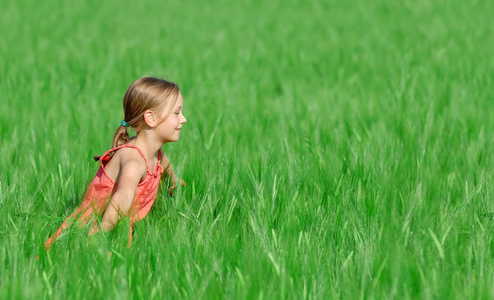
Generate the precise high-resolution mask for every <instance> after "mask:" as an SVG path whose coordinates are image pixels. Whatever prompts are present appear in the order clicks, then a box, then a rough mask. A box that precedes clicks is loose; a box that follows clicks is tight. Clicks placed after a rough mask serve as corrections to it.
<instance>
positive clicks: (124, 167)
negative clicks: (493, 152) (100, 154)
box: [89, 160, 146, 235]
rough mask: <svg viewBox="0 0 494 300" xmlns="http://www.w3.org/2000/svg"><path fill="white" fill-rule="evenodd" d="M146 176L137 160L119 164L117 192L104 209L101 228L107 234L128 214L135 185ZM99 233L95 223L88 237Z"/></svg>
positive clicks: (144, 170)
mask: <svg viewBox="0 0 494 300" xmlns="http://www.w3.org/2000/svg"><path fill="white" fill-rule="evenodd" d="M145 174H146V166H145V165H144V164H143V163H142V162H139V161H137V160H128V161H125V162H123V163H122V164H121V166H120V172H119V175H118V179H117V184H118V186H117V190H116V191H115V193H114V194H113V196H112V198H111V200H110V203H109V204H108V207H107V208H106V210H105V212H104V214H103V219H102V221H101V228H102V229H103V231H105V232H107V231H110V230H112V229H113V227H115V225H116V224H117V222H118V220H120V216H122V215H126V214H127V213H128V212H129V209H130V207H131V206H132V203H133V202H134V197H135V193H136V190H137V185H138V184H139V182H140V180H141V178H142V177H143V176H144V175H145ZM99 231H100V227H99V226H98V224H97V223H95V224H94V225H93V227H92V228H91V231H90V232H89V235H91V234H94V233H96V232H99Z"/></svg>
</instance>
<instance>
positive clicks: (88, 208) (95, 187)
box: [45, 144, 163, 250]
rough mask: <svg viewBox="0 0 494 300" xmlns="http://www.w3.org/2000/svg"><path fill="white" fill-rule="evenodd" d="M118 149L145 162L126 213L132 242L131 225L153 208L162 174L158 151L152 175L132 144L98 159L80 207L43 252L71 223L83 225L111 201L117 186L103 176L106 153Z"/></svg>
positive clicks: (160, 155) (140, 152)
mask: <svg viewBox="0 0 494 300" xmlns="http://www.w3.org/2000/svg"><path fill="white" fill-rule="evenodd" d="M121 148H134V149H136V150H137V151H139V154H141V156H142V158H143V159H144V161H145V162H146V169H147V174H146V177H145V178H144V180H142V181H141V182H140V183H139V184H138V185H137V190H136V194H135V197H134V201H133V203H132V205H131V207H130V210H129V213H128V215H129V217H130V228H129V244H128V246H130V244H131V242H132V230H133V227H134V223H135V222H136V221H139V220H141V219H142V218H144V217H145V216H146V215H147V213H148V212H149V210H150V209H151V206H153V203H154V199H155V198H156V194H157V192H158V187H159V183H160V179H161V174H163V167H162V166H161V157H162V154H161V150H160V151H159V154H158V163H157V164H156V169H155V170H154V171H152V170H151V169H150V168H149V164H148V161H147V160H146V156H145V155H144V153H143V152H142V151H141V149H139V148H138V147H137V146H135V145H132V144H125V145H121V146H119V147H116V148H113V149H111V150H108V151H107V152H106V153H105V155H103V156H102V157H100V159H99V162H100V167H99V169H98V172H97V173H96V176H95V177H94V179H93V181H92V182H91V183H90V184H89V187H88V188H87V191H86V194H85V195H84V199H83V201H82V203H81V205H80V206H79V207H78V208H77V209H76V211H75V212H74V213H73V214H71V215H70V216H69V217H68V218H67V219H66V220H65V221H64V222H63V223H62V225H61V226H60V227H59V228H58V230H57V231H56V232H55V233H54V234H53V235H52V236H51V237H50V238H49V239H48V240H47V241H46V242H45V248H46V250H50V247H51V245H52V244H53V243H54V242H55V241H56V239H57V238H58V237H59V236H60V235H61V234H62V232H63V231H64V230H65V229H66V228H68V227H70V226H71V225H72V224H73V223H79V224H80V225H81V226H84V225H86V224H87V223H88V222H89V221H90V220H91V217H92V216H94V215H95V214H96V215H101V214H102V213H103V212H104V211H105V210H106V207H107V206H108V204H109V202H110V199H111V197H112V196H113V194H114V193H115V191H116V190H117V183H115V182H113V180H112V179H111V178H110V177H109V176H108V174H106V170H105V169H106V165H107V164H108V162H110V159H111V157H110V153H112V152H114V151H117V150H118V149H121Z"/></svg>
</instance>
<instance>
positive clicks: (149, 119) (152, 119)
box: [144, 109, 157, 128]
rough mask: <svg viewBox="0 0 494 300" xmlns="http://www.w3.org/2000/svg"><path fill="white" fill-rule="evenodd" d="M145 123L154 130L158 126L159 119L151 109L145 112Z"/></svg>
mask: <svg viewBox="0 0 494 300" xmlns="http://www.w3.org/2000/svg"><path fill="white" fill-rule="evenodd" d="M144 122H146V124H147V125H148V126H149V127H151V128H154V127H156V125H157V118H156V116H155V115H154V113H153V112H152V111H151V110H149V109H148V110H146V111H145V112H144Z"/></svg>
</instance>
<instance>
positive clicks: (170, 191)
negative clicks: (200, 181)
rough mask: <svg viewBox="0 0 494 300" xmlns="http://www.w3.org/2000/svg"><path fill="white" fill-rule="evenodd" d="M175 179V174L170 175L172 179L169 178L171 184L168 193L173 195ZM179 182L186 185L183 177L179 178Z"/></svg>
mask: <svg viewBox="0 0 494 300" xmlns="http://www.w3.org/2000/svg"><path fill="white" fill-rule="evenodd" d="M177 181H178V178H177V176H175V174H174V175H173V176H172V180H171V184H172V185H171V186H170V188H169V189H168V193H169V194H170V196H172V197H173V190H174V189H175V188H176V187H177ZM180 184H181V185H182V186H186V184H185V181H183V179H180Z"/></svg>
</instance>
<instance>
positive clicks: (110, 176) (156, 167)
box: [45, 77, 186, 250]
mask: <svg viewBox="0 0 494 300" xmlns="http://www.w3.org/2000/svg"><path fill="white" fill-rule="evenodd" d="M182 107H183V99H182V95H181V93H180V91H179V88H178V85H177V84H175V83H173V82H169V81H166V80H163V79H158V78H153V77H144V78H141V79H138V80H136V81H135V82H134V83H132V84H131V85H130V87H129V88H128V89H127V92H126V93H125V96H124V98H123V108H124V120H123V121H122V122H121V125H120V127H119V128H118V129H117V131H116V132H115V135H114V137H113V142H112V147H111V149H110V150H108V151H107V152H106V153H105V154H104V155H103V156H101V157H95V159H97V160H98V161H99V162H100V167H99V170H98V172H97V173H96V176H95V178H94V179H93V181H92V182H91V183H90V185H89V187H88V189H87V191H86V193H85V195H84V198H83V201H82V203H81V205H80V206H79V207H78V208H77V209H76V211H75V212H74V213H73V214H72V215H70V216H69V217H68V218H67V219H66V220H65V221H64V222H63V223H62V225H61V226H60V228H58V230H57V231H56V232H55V233H54V234H53V235H52V236H51V237H50V238H49V239H48V240H47V241H46V242H45V247H46V249H47V250H50V247H51V245H52V244H53V243H54V242H55V241H56V239H57V238H58V237H59V236H60V235H61V234H62V233H63V232H64V230H65V229H67V228H68V227H70V226H71V225H72V224H73V223H78V224H80V225H81V226H83V225H86V224H88V223H89V222H90V221H91V220H93V223H92V227H91V229H90V231H89V234H90V235H92V234H94V233H96V232H98V231H100V230H103V231H105V232H106V231H110V230H112V229H113V227H114V226H115V224H116V223H117V222H118V220H119V219H120V217H121V216H128V217H129V218H130V228H129V243H128V246H129V247H130V245H131V242H132V231H133V227H134V224H135V222H136V221H138V220H141V219H142V218H144V217H145V216H146V214H147V213H148V212H149V210H150V208H151V206H152V205H153V202H154V199H155V198H156V194H157V191H158V186H159V182H160V179H161V177H162V176H161V175H162V174H163V172H166V174H167V175H168V176H170V177H171V183H172V184H171V187H170V189H169V193H170V194H172V195H173V190H174V188H175V187H176V184H177V176H176V175H175V173H174V171H173V168H172V165H171V164H170V161H169V159H168V158H167V157H166V155H164V154H163V152H162V150H161V147H162V146H163V144H165V143H168V142H175V141H177V140H178V139H179V136H180V130H181V128H182V125H183V124H184V123H185V122H186V119H185V117H184V115H183V113H182ZM128 127H130V128H132V129H133V130H135V131H136V132H137V135H136V136H135V137H132V138H131V137H129V134H128V132H127V128H128ZM181 183H182V185H185V183H184V182H183V181H181ZM95 215H102V219H101V223H99V222H97V221H96V220H95V218H93V217H94V216H95Z"/></svg>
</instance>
